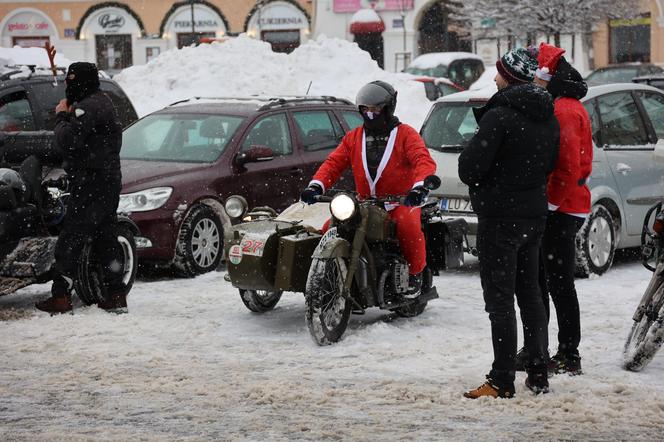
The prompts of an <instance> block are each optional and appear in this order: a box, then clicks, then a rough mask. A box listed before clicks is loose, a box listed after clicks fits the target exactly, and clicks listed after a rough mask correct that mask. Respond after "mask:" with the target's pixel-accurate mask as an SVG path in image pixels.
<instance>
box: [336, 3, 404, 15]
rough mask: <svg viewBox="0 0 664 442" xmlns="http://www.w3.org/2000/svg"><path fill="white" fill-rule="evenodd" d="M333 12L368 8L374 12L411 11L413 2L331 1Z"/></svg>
mask: <svg viewBox="0 0 664 442" xmlns="http://www.w3.org/2000/svg"><path fill="white" fill-rule="evenodd" d="M332 3H333V4H332V10H333V11H334V12H357V11H359V10H360V9H364V8H370V9H375V10H376V11H408V10H410V9H413V0H332Z"/></svg>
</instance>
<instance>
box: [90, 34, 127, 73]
mask: <svg viewBox="0 0 664 442" xmlns="http://www.w3.org/2000/svg"><path fill="white" fill-rule="evenodd" d="M95 40H96V43H97V46H96V47H97V67H98V68H99V69H102V70H105V71H111V72H113V71H118V70H120V69H124V68H126V67H129V66H131V65H132V53H131V35H128V34H127V35H97V36H96V37H95Z"/></svg>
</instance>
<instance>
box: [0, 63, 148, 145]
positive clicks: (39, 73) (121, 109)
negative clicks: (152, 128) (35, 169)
mask: <svg viewBox="0 0 664 442" xmlns="http://www.w3.org/2000/svg"><path fill="white" fill-rule="evenodd" d="M1 72H2V73H0V131H4V132H16V131H20V132H22V133H23V135H25V137H27V138H30V139H32V140H34V139H35V138H39V139H44V142H51V141H52V137H53V132H52V131H53V127H54V126H55V106H57V104H58V102H59V101H60V100H61V99H63V98H65V81H64V80H65V77H64V72H61V74H60V75H58V76H57V84H54V82H53V76H52V74H51V71H50V70H43V69H35V68H34V67H31V68H28V67H26V66H18V67H17V66H12V67H3V68H2V71H1ZM99 83H100V85H101V90H102V91H104V92H105V93H106V94H108V96H109V97H110V98H111V101H112V102H113V105H114V106H115V108H116V109H117V111H118V115H119V117H120V121H121V122H122V125H123V126H124V127H126V126H129V125H130V124H131V123H133V122H134V121H136V120H137V119H138V116H137V115H136V111H135V110H134V106H133V105H132V104H131V101H129V98H127V96H126V95H125V93H124V91H123V90H122V88H120V86H118V84H117V83H116V82H114V81H113V80H111V79H110V78H107V77H106V76H104V75H103V74H101V75H100V77H99ZM40 131H48V133H41V132H40Z"/></svg>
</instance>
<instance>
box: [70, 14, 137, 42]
mask: <svg viewBox="0 0 664 442" xmlns="http://www.w3.org/2000/svg"><path fill="white" fill-rule="evenodd" d="M81 29H82V33H83V34H84V35H86V36H92V35H104V34H107V35H110V34H134V33H140V27H139V26H138V23H137V22H136V19H135V18H134V17H132V16H131V15H129V13H127V11H125V10H124V9H121V8H115V7H108V8H103V9H100V10H99V11H96V13H94V14H92V15H91V16H90V17H88V18H87V19H86V20H85V23H84V24H83V26H82V28H81Z"/></svg>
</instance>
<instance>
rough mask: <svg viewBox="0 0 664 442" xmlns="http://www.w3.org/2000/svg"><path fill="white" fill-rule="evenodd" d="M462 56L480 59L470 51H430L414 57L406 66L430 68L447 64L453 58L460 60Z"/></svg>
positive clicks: (453, 59) (480, 58)
mask: <svg viewBox="0 0 664 442" xmlns="http://www.w3.org/2000/svg"><path fill="white" fill-rule="evenodd" d="M463 58H473V59H475V60H482V57H480V56H479V55H477V54H473V53H472V52H432V53H430V54H423V55H420V56H419V57H417V58H415V60H413V62H412V63H411V64H410V66H408V67H409V68H418V69H431V68H435V67H436V66H438V65H440V64H443V65H446V66H447V65H449V64H450V63H452V62H453V61H455V60H460V59H463Z"/></svg>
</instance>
